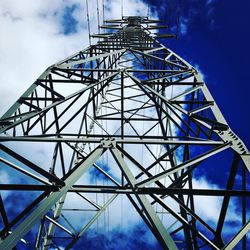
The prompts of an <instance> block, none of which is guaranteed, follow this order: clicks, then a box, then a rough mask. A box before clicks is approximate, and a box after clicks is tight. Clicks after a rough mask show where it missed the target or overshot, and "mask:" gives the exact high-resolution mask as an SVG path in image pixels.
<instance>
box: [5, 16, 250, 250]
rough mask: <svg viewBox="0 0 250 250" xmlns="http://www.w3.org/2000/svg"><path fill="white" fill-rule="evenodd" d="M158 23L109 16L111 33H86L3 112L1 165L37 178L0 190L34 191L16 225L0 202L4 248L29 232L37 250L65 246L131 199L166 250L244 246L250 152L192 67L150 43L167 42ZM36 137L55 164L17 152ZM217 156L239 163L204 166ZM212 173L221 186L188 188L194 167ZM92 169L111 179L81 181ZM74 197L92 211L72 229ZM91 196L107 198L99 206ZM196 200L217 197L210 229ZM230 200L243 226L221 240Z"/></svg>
mask: <svg viewBox="0 0 250 250" xmlns="http://www.w3.org/2000/svg"><path fill="white" fill-rule="evenodd" d="M157 23H158V21H157V20H150V19H148V18H147V17H123V18H122V19H121V20H108V21H106V25H103V26H102V28H103V29H108V30H109V31H110V33H105V34H96V35H93V37H96V38H99V42H97V44H96V45H92V46H90V47H88V48H87V49H85V50H82V51H80V52H78V53H76V54H74V55H72V56H70V57H68V58H66V59H65V60H63V61H60V62H58V63H56V64H54V65H52V66H50V67H49V68H48V69H46V70H45V72H44V73H43V74H42V75H41V76H40V77H39V78H38V79H37V80H36V81H35V82H34V84H32V85H31V87H30V88H29V89H28V90H27V91H26V92H25V93H24V94H23V95H22V96H21V97H20V98H19V100H18V101H17V102H16V103H15V104H14V105H13V106H12V107H11V108H10V109H9V110H8V111H7V112H6V113H5V114H4V115H3V116H2V118H1V120H0V122H1V123H0V125H1V127H0V133H1V137H0V140H1V142H2V143H1V145H0V147H1V151H2V154H1V156H3V157H1V159H0V160H1V169H2V170H4V169H7V168H10V169H14V170H15V171H17V172H18V173H22V174H23V175H24V176H27V178H28V177H29V178H31V179H32V182H30V183H3V182H1V184H0V188H1V190H11V191H13V192H18V191H19V192H21V191H22V192H32V191H37V192H38V191H39V195H37V196H36V197H35V198H34V199H33V200H31V201H30V204H29V205H27V206H26V207H24V208H23V210H22V211H21V212H20V211H19V212H18V213H17V214H16V215H15V217H14V218H11V219H10V218H9V216H8V211H6V204H5V201H4V199H2V198H1V199H0V213H1V217H2V229H1V242H0V249H12V248H18V244H20V242H23V244H28V243H27V240H26V238H27V237H26V235H27V234H28V232H29V231H30V230H33V232H35V234H36V238H35V239H34V240H33V242H31V243H29V244H30V246H31V248H33V249H43V250H45V249H50V248H51V247H55V244H56V239H58V238H61V239H65V240H64V241H60V245H61V246H63V247H64V248H65V249H72V247H74V246H77V243H79V239H80V238H81V236H82V235H83V234H84V233H85V232H86V231H87V230H88V229H89V228H90V227H91V226H92V225H94V224H95V223H96V221H97V220H98V218H99V217H100V216H102V215H103V213H104V212H105V211H106V209H107V208H108V207H109V206H112V203H113V201H114V200H115V199H116V197H117V196H120V195H124V196H126V197H127V198H128V200H129V201H130V202H131V204H132V205H133V206H134V208H135V209H136V210H137V212H138V213H139V214H140V216H141V217H142V219H143V220H144V222H145V224H146V225H147V226H148V227H149V228H150V229H151V231H152V233H153V234H154V235H155V237H156V238H157V240H158V241H159V243H160V244H161V245H162V247H163V248H164V249H180V248H184V249H200V248H202V247H204V246H207V247H208V248H209V249H232V248H233V247H234V246H235V245H237V244H238V243H239V242H240V241H241V246H242V248H243V249H246V248H247V246H246V244H247V241H246V237H244V236H245V235H246V233H247V232H248V230H249V227H250V222H249V221H248V220H247V200H246V199H247V197H248V196H249V194H250V193H249V191H247V190H246V178H247V176H248V174H249V170H250V155H249V151H248V149H247V148H246V146H245V145H244V143H243V142H242V141H241V140H240V139H239V138H238V137H237V136H236V135H235V133H234V132H233V131H232V130H231V129H230V127H229V125H228V124H227V122H226V120H225V119H224V117H223V115H222V114H221V112H220V110H219V108H218V106H217V105H216V103H215V101H214V99H213V97H212V95H211V94H210V92H209V90H208V88H207V86H206V85H205V83H204V81H203V79H202V78H201V75H200V74H199V72H197V70H196V69H195V68H194V67H192V66H191V65H190V64H189V63H188V62H186V61H185V60H183V59H182V58H181V57H180V56H178V55H177V54H175V53H174V52H173V51H171V50H170V49H168V48H166V47H165V46H164V45H163V44H161V43H160V42H159V41H158V40H156V38H157V37H160V38H170V37H171V36H172V35H170V34H165V35H157V34H154V33H152V31H151V30H154V29H159V28H161V26H159V25H158V24H157ZM112 30H114V32H111V31H112ZM34 142H39V144H40V145H41V147H44V145H54V151H53V154H51V156H52V157H51V158H52V159H51V165H50V166H47V167H44V166H43V167H41V166H38V165H37V164H35V163H34V161H35V160H34V158H35V156H33V157H34V158H33V160H31V159H32V156H30V155H29V156H27V154H23V155H21V153H17V152H18V148H19V147H21V146H20V145H22V147H23V145H30V144H31V145H32V143H33V144H34ZM20 143H21V144H20ZM19 144H20V145H19ZM27 150H28V149H27ZM23 151H24V150H23ZM222 151H231V152H232V153H233V154H234V159H233V161H232V163H231V162H229V161H228V160H227V159H226V160H225V159H224V160H222V161H221V162H218V165H217V166H215V165H214V164H217V160H216V161H212V163H211V161H209V159H213V157H214V156H215V155H217V154H221V152H222ZM206 162H208V163H206ZM209 164H210V165H209ZM211 164H212V165H211ZM221 164H224V166H223V168H222V166H221ZM208 165H209V166H208ZM241 165H242V176H241V177H239V176H238V177H237V178H240V179H241V183H242V188H241V189H240V190H238V189H237V190H235V189H234V183H235V180H236V174H237V173H238V172H239V170H238V169H239V168H240V167H241ZM105 166H106V167H105ZM207 167H210V168H213V169H214V170H215V171H220V168H222V169H223V171H225V169H227V172H225V173H222V174H223V175H225V177H224V178H225V187H224V188H223V189H220V190H218V189H197V188H194V187H193V181H194V177H195V178H196V179H199V178H200V177H199V176H196V175H195V171H196V170H197V169H202V168H203V169H204V168H207ZM93 168H94V169H95V171H98V172H99V174H101V175H102V176H103V178H106V180H107V181H106V182H105V185H103V184H101V183H100V182H99V183H98V182H95V183H93V182H91V181H88V180H87V179H86V178H85V179H83V177H84V175H86V174H87V173H92V174H93V173H95V172H89V171H90V170H91V169H93ZM204 171H205V170H204ZM237 171H238V172H237ZM228 173H229V174H228ZM70 193H71V194H72V193H74V194H76V196H77V197H79V199H80V200H79V202H81V201H84V202H87V203H88V204H89V205H90V206H91V207H92V209H91V211H92V217H91V218H90V219H89V221H88V223H87V224H85V225H82V226H81V228H80V229H78V230H76V227H75V226H74V225H72V223H71V222H70V219H69V218H68V219H67V218H66V216H64V215H63V211H65V210H67V209H68V210H71V211H72V213H73V211H75V210H78V211H80V209H79V208H75V207H70V208H67V209H66V208H65V207H64V206H65V203H66V200H67V196H68V195H69V194H70ZM89 193H95V194H96V195H102V194H105V195H106V197H107V199H106V200H105V202H100V199H99V204H98V201H97V200H94V198H93V197H94V196H93V195H92V196H91V195H90V196H88V194H89ZM198 195H199V196H203V197H210V196H218V197H222V203H221V208H220V210H219V211H217V212H218V221H217V223H216V225H210V224H209V222H207V221H206V219H205V218H202V217H201V215H200V214H199V213H198V212H197V210H196V205H197V201H196V197H197V196H198ZM233 196H234V197H237V201H239V200H241V203H242V204H241V209H240V211H238V212H239V214H240V218H241V220H242V227H241V228H239V229H238V233H236V235H235V237H234V238H233V239H232V240H231V241H229V242H225V241H224V239H223V226H224V223H225V219H226V215H227V212H228V209H229V203H230V200H231V199H232V197H233ZM96 197H97V196H96ZM13 202H14V201H13ZM207 205H208V206H209V198H208V204H207ZM52 210H53V213H51V211H52ZM83 210H84V209H82V214H81V216H84V211H83ZM88 210H90V209H86V210H85V212H86V213H87V211H88ZM163 217H164V218H163ZM62 221H64V222H63V223H62ZM38 224H39V225H38ZM63 234H66V235H67V236H68V237H67V239H66V237H65V236H62V235H63ZM25 237H26V238H25ZM31 238H32V237H31V236H29V237H28V240H29V241H31ZM180 242H182V243H181V245H180ZM78 248H79V247H78ZM78 248H77V249H78ZM81 249H82V248H81Z"/></svg>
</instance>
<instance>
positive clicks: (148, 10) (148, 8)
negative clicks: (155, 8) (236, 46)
mask: <svg viewBox="0 0 250 250" xmlns="http://www.w3.org/2000/svg"><path fill="white" fill-rule="evenodd" d="M149 14H150V7H149V3H148V13H147V17H148V18H149Z"/></svg>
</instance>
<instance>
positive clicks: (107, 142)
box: [100, 138, 116, 148]
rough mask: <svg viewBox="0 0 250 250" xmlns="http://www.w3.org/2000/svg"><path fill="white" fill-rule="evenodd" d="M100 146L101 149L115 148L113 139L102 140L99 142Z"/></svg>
mask: <svg viewBox="0 0 250 250" xmlns="http://www.w3.org/2000/svg"><path fill="white" fill-rule="evenodd" d="M100 144H101V146H102V147H103V148H115V147H116V141H115V138H104V139H102V140H101V142H100Z"/></svg>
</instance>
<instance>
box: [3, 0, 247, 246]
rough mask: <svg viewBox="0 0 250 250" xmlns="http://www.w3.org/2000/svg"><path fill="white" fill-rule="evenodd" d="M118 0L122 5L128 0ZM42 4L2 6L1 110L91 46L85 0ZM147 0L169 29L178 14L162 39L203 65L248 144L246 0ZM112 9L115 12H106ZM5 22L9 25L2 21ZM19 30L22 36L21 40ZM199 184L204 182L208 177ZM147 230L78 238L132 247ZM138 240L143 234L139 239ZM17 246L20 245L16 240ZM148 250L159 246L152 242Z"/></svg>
mask: <svg viewBox="0 0 250 250" xmlns="http://www.w3.org/2000/svg"><path fill="white" fill-rule="evenodd" d="M123 1H124V5H125V4H126V0H123ZM10 2H11V1H10ZM14 2H15V1H13V3H14ZM23 2H24V3H25V2H27V1H25V0H24V1H23ZM42 2H43V1H42ZM44 2H46V3H41V5H39V4H38V6H40V10H39V9H37V8H38V7H36V6H32V5H31V7H32V8H31V7H29V8H31V9H30V12H28V11H27V12H25V11H24V10H20V9H18V7H14V5H13V6H8V5H7V4H6V3H5V2H3V3H2V4H0V11H1V12H0V17H1V18H2V20H3V21H4V22H2V25H1V24H0V32H1V33H2V34H5V36H4V38H3V42H2V43H1V41H0V47H1V48H0V51H1V53H2V55H4V57H5V58H6V59H5V61H4V60H3V59H0V66H2V69H3V74H2V76H1V82H5V83H6V85H8V84H9V83H10V84H9V86H10V87H9V89H8V87H7V86H6V85H5V86H6V88H5V90H3V92H2V94H0V97H1V102H2V103H1V104H2V105H1V106H2V107H3V108H1V114H2V113H3V111H5V110H6V108H7V107H9V105H10V104H12V103H13V102H14V101H15V100H16V99H17V97H18V96H20V94H21V93H22V92H23V91H24V90H25V89H26V88H27V87H28V86H29V85H30V83H31V82H32V81H33V80H34V79H36V78H37V77H38V75H39V73H41V72H42V71H43V70H44V69H45V68H47V67H48V66H49V65H50V64H52V63H55V62H56V61H58V60H60V59H63V58H64V57H66V56H68V55H70V54H71V53H74V52H76V51H78V50H79V49H82V48H84V47H86V46H87V45H88V39H87V38H86V36H87V30H86V17H85V16H84V15H85V14H83V13H84V12H83V9H84V3H85V1H55V2H56V3H53V6H51V11H50V10H49V4H48V2H50V1H44ZM83 2H84V3H83ZM89 2H92V3H93V2H94V1H89ZM114 2H115V3H116V5H111V4H112V2H109V4H110V5H108V4H107V5H106V7H107V9H106V14H107V16H108V14H110V15H113V16H115V15H117V13H119V12H120V6H119V1H113V3H114ZM129 2H130V3H129V4H130V5H129V6H130V7H131V9H133V8H138V11H140V13H144V12H145V13H146V12H147V11H146V9H145V8H144V9H142V8H141V9H140V7H141V6H143V7H146V5H143V3H142V1H138V3H137V4H134V5H133V4H131V2H133V1H129ZM145 2H146V3H148V4H149V5H150V10H151V15H153V16H156V15H158V16H159V18H160V19H162V20H166V22H167V23H170V26H171V27H172V28H171V29H172V32H175V31H176V29H175V28H174V25H175V24H176V23H177V18H178V17H179V20H180V21H179V22H180V26H179V33H178V34H179V36H178V39H177V40H173V41H169V42H168V41H167V42H166V44H165V45H166V46H169V47H170V48H171V49H172V50H174V51H175V52H177V54H179V55H180V56H181V57H183V58H184V59H186V60H187V61H188V62H190V63H191V64H192V65H194V66H195V67H198V69H200V70H201V72H202V73H203V75H204V78H205V82H206V84H207V86H208V88H209V89H210V91H211V93H212V95H213V97H214V99H215V101H216V102H217V104H218V105H219V107H220V109H221V111H222V113H223V115H224V116H225V118H226V120H227V121H228V123H229V125H230V127H231V128H232V129H233V130H234V132H235V133H236V134H237V135H238V136H240V137H241V138H242V139H243V141H244V142H245V144H246V145H247V146H248V148H250V129H249V123H250V112H249V107H250V104H249V95H250V84H249V76H248V74H249V58H250V49H249V44H250V29H249V24H250V16H249V9H250V3H249V1H247V0H242V1H240V3H239V2H238V1H237V2H236V1H233V0H207V1H205V0H189V1H181V0H170V1H145ZM145 2H144V3H145ZM26 4H27V3H26ZM60 5H61V7H60ZM6 6H7V7H6ZM29 6H30V5H29ZM114 6H115V10H114ZM59 7H60V8H59ZM109 7H110V9H112V10H109ZM132 7H133V8H132ZM20 8H22V6H21V7H20ZM124 8H125V7H124ZM90 9H91V6H90ZM136 11H137V10H136V9H133V13H132V14H133V15H134V14H135V13H136ZM115 12H116V13H115ZM124 12H125V13H124V14H125V15H130V12H129V10H128V9H125V11H124ZM34 13H39V16H37V17H36V19H34V20H35V21H34V22H32V20H33V19H32V16H33V15H34ZM91 13H92V17H91V30H92V31H93V32H95V31H96V30H97V27H96V22H94V18H93V15H95V14H96V13H95V10H93V8H92V9H91ZM116 17H119V16H116ZM5 24H6V27H7V28H8V30H7V28H5V27H4V25H5ZM8 25H9V26H8ZM18 29H19V30H18ZM39 29H40V30H39ZM18 32H20V34H19V37H18V36H15V35H16V34H14V33H18ZM39 32H40V33H39ZM10 33H11V34H10ZM31 34H32V35H31ZM26 35H27V36H26ZM24 36H26V39H24V38H23V37H24ZM46 37H47V39H46ZM83 38H84V39H83ZM5 51H8V53H7V52H5ZM18 55H19V57H18ZM34 55H35V56H34ZM2 58H3V57H2ZM8 58H10V59H8ZM20 58H21V59H20ZM37 58H39V60H37ZM13 61H15V62H16V61H17V62H18V63H17V64H15V67H14V70H13V72H10V71H8V70H7V69H8V68H10V66H12V65H13ZM20 62H22V63H20ZM19 63H20V64H24V65H25V64H26V65H28V63H29V64H30V67H27V66H26V67H25V66H23V65H18V64H19ZM6 72H7V73H8V75H7V74H6ZM5 74H6V75H5ZM10 75H11V77H10ZM20 79H21V82H22V84H20V85H18V86H17V85H16V84H17V81H18V82H19V81H20ZM25 84H26V85H25ZM13 86H15V87H13ZM13 89H14V91H13ZM10 94H11V95H10ZM9 95H10V97H8V98H7V97H6V96H9ZM7 99H8V100H7ZM199 174H200V173H199ZM202 174H203V175H204V176H205V177H206V178H209V179H210V180H211V181H212V182H215V183H218V182H220V176H219V175H214V173H213V171H210V172H208V173H207V174H206V173H205V171H204V172H202ZM204 185H206V183H205V182H204ZM148 234H150V232H148V229H146V227H145V225H143V224H142V223H140V224H136V225H134V226H133V227H131V228H130V230H129V231H121V232H117V231H114V232H112V234H110V235H111V236H110V237H109V238H108V237H107V238H106V237H105V236H104V235H102V234H100V235H99V236H95V237H94V238H95V241H90V240H89V241H88V240H87V241H86V238H85V239H83V241H85V244H88V246H89V249H91V248H93V247H95V249H101V248H102V249H103V248H104V249H111V248H110V242H111V240H112V242H114V240H115V239H116V240H117V239H119V242H120V243H118V242H117V244H120V249H127V245H126V242H128V241H129V242H131V246H130V249H140V248H141V249H142V248H143V249H147V248H146V245H145V244H146V243H147V238H145V235H148ZM88 236H89V237H88ZM135 236H136V238H135ZM86 237H88V239H91V238H92V237H93V234H91V233H90V235H87V236H86ZM138 238H141V239H140V240H137V239H138ZM107 243H109V244H107ZM93 244H94V245H93ZM21 249H24V247H23V246H21ZM114 249H116V248H115V247H114ZM148 249H161V248H160V247H159V245H158V244H155V245H151V246H150V247H149V248H148Z"/></svg>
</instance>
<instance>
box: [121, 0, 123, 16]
mask: <svg viewBox="0 0 250 250" xmlns="http://www.w3.org/2000/svg"><path fill="white" fill-rule="evenodd" d="M121 17H123V0H121Z"/></svg>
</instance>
